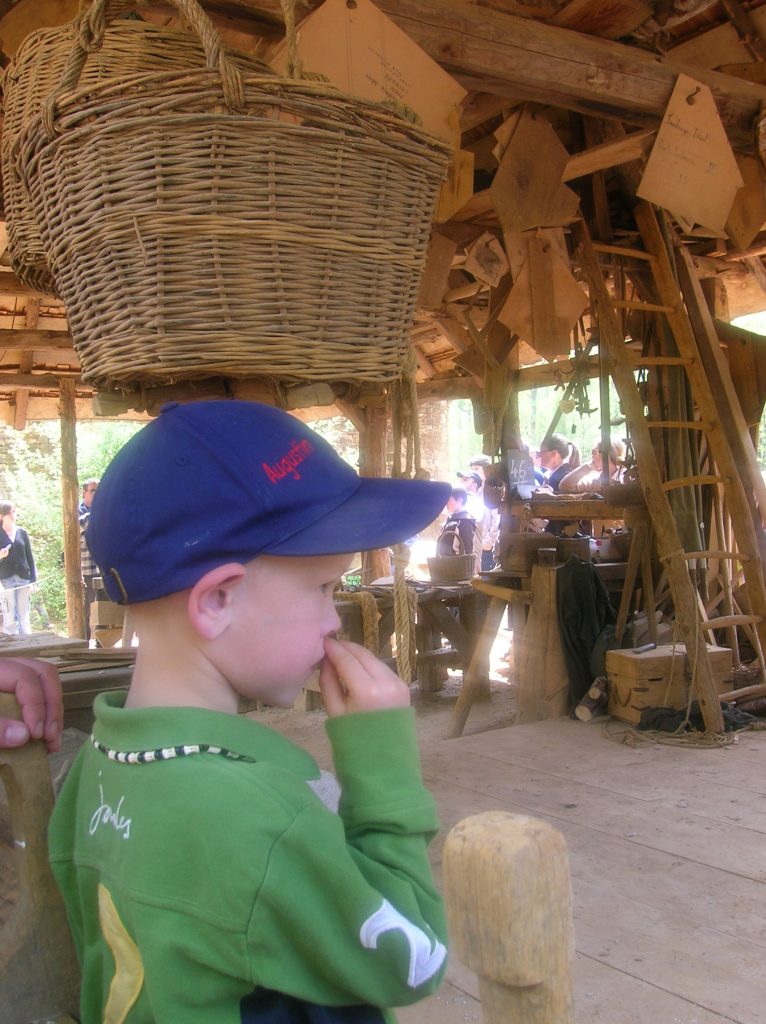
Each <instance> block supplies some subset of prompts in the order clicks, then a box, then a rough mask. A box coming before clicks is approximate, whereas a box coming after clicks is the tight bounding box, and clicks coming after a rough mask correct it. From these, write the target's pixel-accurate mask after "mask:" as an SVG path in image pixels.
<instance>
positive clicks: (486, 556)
mask: <svg viewBox="0 0 766 1024" xmlns="http://www.w3.org/2000/svg"><path fill="white" fill-rule="evenodd" d="M491 465H492V460H491V459H489V458H488V457H487V456H486V455H476V456H475V457H474V458H472V459H471V461H470V462H469V463H468V470H469V472H471V473H474V474H476V473H478V475H479V476H480V477H481V488H480V491H479V493H480V494H481V497H482V503H483V508H482V509H481V520H480V523H481V570H482V572H488V571H489V570H490V569H491V568H492V567H493V566H494V564H495V548H496V546H497V539H498V537H499V535H500V510H499V509H497V508H490V507H489V505H487V503H486V501H485V500H484V499H485V486H484V485H485V484H486V482H487V470H488V469H489V467H490V466H491Z"/></svg>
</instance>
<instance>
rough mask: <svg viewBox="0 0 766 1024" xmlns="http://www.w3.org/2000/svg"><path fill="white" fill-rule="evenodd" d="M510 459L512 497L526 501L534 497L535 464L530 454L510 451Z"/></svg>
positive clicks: (509, 480) (509, 475) (512, 449)
mask: <svg viewBox="0 0 766 1024" xmlns="http://www.w3.org/2000/svg"><path fill="white" fill-rule="evenodd" d="M507 458H508V484H509V489H510V492H511V495H513V494H514V492H515V494H516V497H518V498H521V499H522V500H523V501H526V500H527V499H528V498H531V497H532V491H534V489H535V486H536V483H535V464H534V462H533V461H532V456H531V455H530V454H529V452H524V451H520V450H516V449H514V448H511V449H509V451H508V452H507Z"/></svg>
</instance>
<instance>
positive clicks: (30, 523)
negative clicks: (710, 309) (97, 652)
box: [0, 421, 140, 631]
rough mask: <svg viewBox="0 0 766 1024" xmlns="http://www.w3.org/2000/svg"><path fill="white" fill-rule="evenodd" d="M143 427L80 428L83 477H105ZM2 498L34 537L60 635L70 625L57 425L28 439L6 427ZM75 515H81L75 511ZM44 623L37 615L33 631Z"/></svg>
mask: <svg viewBox="0 0 766 1024" xmlns="http://www.w3.org/2000/svg"><path fill="white" fill-rule="evenodd" d="M139 427H140V424H137V423H122V422H108V423H103V422H99V421H93V422H89V423H81V424H78V427H77V445H78V460H77V462H78V477H79V480H80V481H82V480H85V479H87V478H88V477H91V476H94V477H99V476H101V474H102V473H103V471H104V469H106V466H107V465H108V463H109V462H110V460H111V459H112V457H113V456H114V454H115V453H116V452H117V451H118V450H119V449H120V448H121V447H122V445H123V444H124V443H125V442H126V441H127V440H128V438H129V437H131V436H132V435H133V434H134V433H135V432H136V430H138V429H139ZM0 451H1V452H2V465H1V466H0V492H1V496H2V498H3V499H6V498H7V500H9V501H12V502H13V503H14V504H15V505H16V508H17V511H18V520H19V525H20V526H23V527H24V528H25V529H26V530H27V532H28V533H29V537H30V541H31V544H32V552H33V554H34V556H35V562H36V564H37V575H38V580H39V596H40V597H41V598H42V602H43V604H44V605H45V608H46V609H47V612H48V615H49V616H50V619H51V621H52V623H53V624H54V626H55V627H56V628H57V630H59V631H60V630H61V629H62V628H65V627H62V625H61V624H62V623H64V622H65V621H66V593H65V581H64V570H63V565H62V552H63V550H64V541H63V532H64V528H63V509H62V504H61V440H60V430H59V424H58V423H56V422H47V423H33V424H30V425H29V426H28V427H27V429H26V430H25V431H24V432H23V433H22V432H20V431H16V430H13V429H12V428H10V427H6V426H2V427H0ZM71 514H72V515H76V514H77V509H76V508H75V509H72V510H71ZM43 625H44V620H43V619H41V618H37V617H36V615H35V613H34V612H33V619H32V627H33V628H34V629H40V628H42V626H43Z"/></svg>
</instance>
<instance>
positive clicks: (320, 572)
mask: <svg viewBox="0 0 766 1024" xmlns="http://www.w3.org/2000/svg"><path fill="white" fill-rule="evenodd" d="M449 491H450V487H449V484H437V483H429V482H423V481H414V480H379V479H360V478H359V477H358V476H357V475H356V473H355V472H354V471H353V470H352V469H351V468H350V467H349V466H347V465H346V464H345V463H344V462H343V461H342V460H341V459H340V458H339V457H338V456H337V455H336V454H335V452H334V451H333V450H332V449H331V447H330V446H329V445H328V444H327V443H326V442H325V441H323V440H322V438H320V437H319V436H318V435H316V434H315V433H314V432H313V431H311V430H309V429H308V428H307V427H305V426H304V425H303V424H302V423H300V422H299V421H298V420H296V419H295V418H293V417H291V416H288V415H287V414H286V413H284V412H281V411H280V410H277V409H273V408H270V407H268V406H262V405H259V404H257V403H251V402H234V401H232V402H203V403H195V404H189V405H184V406H179V405H173V406H168V407H166V408H165V409H164V410H163V411H162V413H161V414H160V416H159V417H158V418H157V419H156V420H154V421H153V422H152V423H150V424H149V425H148V426H147V427H145V428H144V429H143V430H141V431H140V432H139V433H138V434H136V435H135V436H134V437H133V438H132V439H131V440H130V441H129V442H128V444H127V445H125V447H124V448H123V449H122V450H121V451H120V452H119V454H118V455H117V456H116V458H115V459H114V461H113V462H112V464H111V465H110V466H109V468H108V469H107V471H106V473H105V474H104V476H103V478H102V480H101V483H100V485H99V490H98V492H97V494H96V496H95V499H94V502H93V509H92V514H91V521H90V525H89V532H88V539H89V544H90V547H91V550H92V552H93V556H94V558H95V559H96V561H97V562H98V564H99V566H100V567H101V569H102V572H103V574H104V581H105V586H106V589H107V590H108V592H109V595H110V596H111V597H112V599H113V600H117V601H121V602H122V603H125V604H130V605H131V614H132V616H133V621H134V624H135V627H136V631H137V634H138V637H139V647H138V650H137V657H136V665H135V671H134V675H133V681H132V684H131V687H130V691H129V693H128V695H127V699H124V698H123V697H121V696H117V695H112V694H106V695H101V696H100V697H98V698H97V700H96V703H95V713H96V721H95V725H94V728H93V735H92V737H91V743H89V744H87V746H86V748H84V749H83V751H82V752H81V753H80V756H79V758H78V760H77V761H76V763H75V765H74V767H73V769H72V771H71V773H70V775H69V778H68V780H67V782H66V785H65V787H64V789H63V791H62V793H61V796H60V797H59V801H58V804H57V806H56V810H55V813H54V815H53V819H52V822H51V829H50V851H51V861H52V864H53V868H54V872H55V874H56V877H57V880H58V883H59V885H60V887H61V889H62V892H63V893H64V897H65V900H66V904H67V910H68V913H69V918H70V923H71V926H72V930H73V934H74V938H75V943H76V945H77V948H78V952H79V956H80V960H81V964H82V969H83V987H82V1001H81V1013H82V1021H83V1024H96V1022H99V1024H100V1022H102V1021H104V1022H110V1024H112V1022H114V1024H117V1022H119V1024H123V1022H124V1024H150V1022H151V1024H180V1022H183V1024H219V1022H221V1024H263V1022H269V1024H289V1022H293V1021H296V1022H297V1021H300V1022H311V1024H320V1022H321V1024H336V1022H338V1024H340V1022H343V1024H351V1022H353V1024H373V1022H382V1021H386V1020H393V1017H392V1016H391V1014H390V1013H389V1012H388V1009H387V1008H389V1007H392V1006H398V1005H404V1004H407V1003H412V1002H416V1001H417V1000H419V999H422V998H423V997H425V996H426V995H429V994H430V993H431V992H433V991H434V989H435V988H436V987H437V986H438V983H439V980H440V976H441V973H442V972H443V969H444V963H445V957H446V951H445V947H444V942H445V925H444V918H443V908H442V904H441V900H440V898H439V896H438V894H437V893H436V891H435V889H434V887H433V883H432V881H431V876H430V870H429V866H428V860H427V855H426V846H427V844H428V842H429V840H430V838H431V837H432V836H433V834H434V833H435V831H436V828H437V821H436V817H435V813H434V807H433V802H432V800H431V797H430V796H429V794H428V793H427V792H426V791H425V790H424V789H423V786H422V783H421V780H420V770H419V765H418V756H417V749H416V742H415V732H414V718H413V713H412V710H411V709H410V708H409V707H408V704H409V691H408V689H407V687H406V686H405V685H404V684H403V683H402V682H401V681H400V680H399V679H398V677H397V676H396V675H394V673H392V672H391V671H390V670H389V669H388V668H387V667H386V666H385V665H383V664H382V662H380V661H378V660H377V658H375V657H374V656H373V655H371V654H370V653H369V652H368V651H366V650H365V649H364V648H362V647H359V646H358V645H356V644H352V643H346V642H340V641H338V640H336V639H334V638H333V634H334V632H335V631H336V630H337V629H338V627H339V619H338V616H337V613H336V611H335V606H334V603H333V588H334V586H335V583H336V582H337V580H338V578H339V576H340V575H341V574H342V573H343V572H344V571H345V570H346V569H347V568H348V565H349V562H350V557H349V556H348V555H347V554H346V552H355V551H360V550H367V549H371V548H378V547H384V546H387V545H389V544H391V543H394V542H396V541H398V540H400V539H401V538H402V537H410V536H412V535H414V534H415V533H417V532H418V531H419V530H420V529H422V528H423V527H424V526H426V525H427V524H428V523H430V522H431V521H432V520H433V519H434V518H435V517H436V516H437V514H438V513H439V512H440V511H441V509H442V508H443V507H444V503H445V501H446V499H447V496H448V494H449ZM318 664H321V670H320V686H321V689H322V693H323V696H324V700H325V705H326V708H327V712H328V715H329V719H328V722H327V730H328V733H329V738H330V743H331V746H332V750H333V757H334V762H335V768H336V773H337V776H338V780H339V782H340V785H341V799H340V807H339V811H338V813H337V814H336V813H333V811H331V810H330V809H328V808H327V807H326V806H325V805H324V804H323V803H322V802H321V800H320V799H319V797H318V796H317V795H316V793H315V792H314V790H313V789H312V788H311V783H312V781H314V780H315V779H316V778H317V777H318V775H319V771H318V769H317V766H316V764H315V762H314V761H313V760H312V758H311V757H310V756H309V755H308V754H307V753H306V752H305V751H303V750H301V749H300V748H298V747H295V746H293V745H292V744H291V743H289V742H288V741H287V740H285V739H284V738H283V737H281V736H279V735H278V734H276V733H274V732H272V731H271V730H270V729H268V728H266V727H265V726H263V725H261V724H259V723H258V722H257V721H253V720H250V719H245V718H240V717H238V716H237V708H238V701H239V698H240V697H249V698H257V699H258V700H262V701H264V702H265V703H267V704H272V705H278V706H288V705H290V704H291V703H292V702H293V700H294V699H295V697H296V696H297V694H298V692H299V691H300V689H301V687H302V685H303V684H304V682H305V681H306V679H307V677H308V676H309V675H310V673H311V671H312V670H313V669H314V668H315V666H317V665H318ZM123 705H124V706H123Z"/></svg>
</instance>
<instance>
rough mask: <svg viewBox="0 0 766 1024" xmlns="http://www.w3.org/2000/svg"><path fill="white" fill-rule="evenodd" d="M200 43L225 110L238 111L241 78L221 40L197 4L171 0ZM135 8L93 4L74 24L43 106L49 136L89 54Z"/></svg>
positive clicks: (125, 3) (126, 3) (123, 2)
mask: <svg viewBox="0 0 766 1024" xmlns="http://www.w3.org/2000/svg"><path fill="white" fill-rule="evenodd" d="M170 3H171V4H172V5H173V6H174V7H176V8H177V9H178V12H179V13H180V14H181V15H182V16H183V18H184V19H185V21H186V22H187V23H188V24H189V26H190V27H191V28H192V29H193V31H194V32H195V33H196V34H197V36H198V37H199V40H200V42H201V43H202V48H203V49H204V51H205V59H206V63H207V66H208V67H209V68H212V69H214V70H216V71H218V73H219V75H220V76H221V87H222V89H223V98H224V103H225V104H226V107H227V109H228V110H241V109H242V108H243V107H244V105H245V93H244V88H243V86H242V76H241V74H240V72H239V71H238V70H237V68H236V67H235V65H234V63H233V61H232V60H231V58H230V57H229V55H228V53H227V52H226V48H225V47H224V45H223V40H222V39H221V36H220V34H219V32H218V30H217V29H216V27H215V25H213V23H212V21H211V20H210V18H208V16H207V14H205V12H204V11H203V10H202V8H201V7H200V5H199V4H198V3H197V0H170ZM135 6H136V3H135V0H94V3H92V4H91V6H90V7H89V8H88V9H87V10H86V11H83V12H82V14H80V15H79V16H78V17H77V19H76V20H75V22H74V25H75V35H76V38H75V42H74V45H73V47H72V51H71V53H70V54H69V60H68V61H67V65H66V67H65V68H64V72H63V74H62V76H61V81H60V82H59V84H58V86H57V87H56V88H55V89H54V91H53V92H52V93H51V95H50V96H49V97H48V99H47V100H46V102H45V105H44V107H43V125H44V127H45V130H46V132H47V134H48V135H49V136H51V137H52V136H53V135H54V134H55V130H54V118H55V112H56V104H57V102H58V100H59V98H60V97H61V96H62V95H63V94H64V93H67V92H70V91H71V90H74V89H76V88H77V84H78V82H79V80H80V75H81V74H82V69H83V68H84V67H85V63H86V61H87V59H88V54H90V53H92V52H93V51H94V50H98V49H100V47H101V46H102V44H103V42H104V34H105V32H106V28H107V26H108V25H110V24H111V23H112V22H113V21H114V20H115V18H117V17H119V15H121V14H124V13H125V12H126V11H129V10H131V9H133V8H134V7H135Z"/></svg>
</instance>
